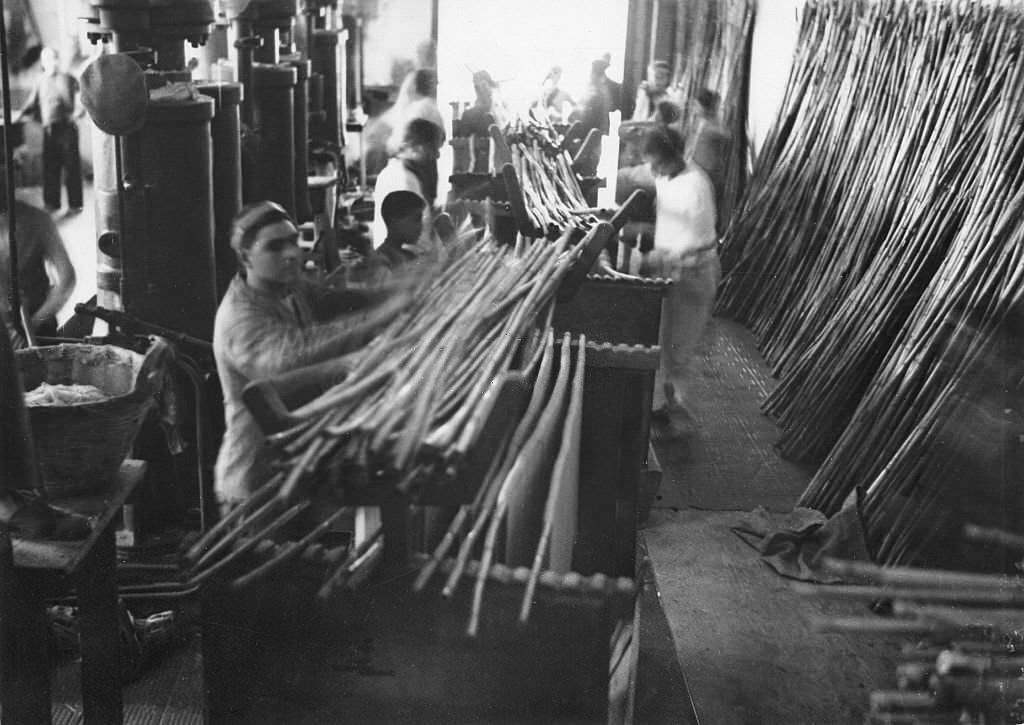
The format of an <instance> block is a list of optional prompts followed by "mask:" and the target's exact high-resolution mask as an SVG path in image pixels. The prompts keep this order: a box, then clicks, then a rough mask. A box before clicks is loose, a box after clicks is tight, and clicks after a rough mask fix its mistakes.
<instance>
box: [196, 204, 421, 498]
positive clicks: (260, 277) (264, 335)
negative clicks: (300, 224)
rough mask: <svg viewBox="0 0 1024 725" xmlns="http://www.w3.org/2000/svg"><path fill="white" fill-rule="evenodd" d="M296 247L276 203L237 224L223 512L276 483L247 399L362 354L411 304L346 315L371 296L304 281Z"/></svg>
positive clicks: (225, 333)
mask: <svg viewBox="0 0 1024 725" xmlns="http://www.w3.org/2000/svg"><path fill="white" fill-rule="evenodd" d="M298 239H299V231H298V228H297V227H296V226H295V222H294V221H293V220H292V218H291V216H289V214H288V212H287V211H285V210H284V209H283V208H282V207H281V206H280V205H278V204H275V203H274V202H271V201H261V202H256V203H254V204H250V205H248V206H246V207H245V208H244V209H242V211H241V212H239V214H238V215H237V216H236V217H235V220H234V223H233V225H232V232H231V246H232V248H233V249H234V250H235V253H236V254H237V256H238V262H239V272H238V275H236V276H235V278H234V279H232V281H231V284H230V285H229V286H228V290H227V292H226V293H225V294H224V299H223V300H221V303H220V307H218V309H217V316H216V319H215V321H214V329H213V355H214V359H215V361H216V363H217V373H218V375H219V377H220V382H221V388H222V390H223V393H224V408H225V423H226V429H225V432H224V440H223V442H222V443H221V447H220V452H219V454H218V456H217V464H216V468H215V471H214V474H215V483H214V488H215V490H216V493H217V498H218V500H219V502H220V504H221V507H222V509H228V508H231V507H232V506H234V505H236V504H238V503H240V502H242V501H244V500H245V498H246V497H247V496H249V495H250V494H251V493H253V491H255V490H256V489H257V488H258V487H259V486H260V485H262V484H263V483H265V482H266V481H267V480H268V479H269V478H270V476H271V470H270V465H269V459H268V457H267V456H268V453H267V451H266V450H265V449H264V441H265V436H264V433H263V431H262V430H261V429H260V427H259V425H258V424H257V422H256V420H255V418H253V416H252V413H250V412H249V409H248V408H247V407H246V405H245V404H244V402H243V401H242V391H243V390H244V389H245V387H246V386H247V385H248V384H249V383H250V382H253V381H257V380H265V379H268V378H271V377H273V376H275V375H279V374H281V373H284V372H288V371H291V370H294V369H296V368H300V367H305V366H308V365H312V364H314V363H318V362H322V361H325V360H330V359H334V358H341V357H342V356H344V355H345V354H346V353H348V352H351V351H353V350H356V349H358V348H360V347H362V346H363V345H365V344H366V343H367V342H368V341H369V340H370V339H371V338H372V335H373V334H374V333H375V332H376V330H377V329H378V328H379V327H381V326H382V325H384V324H386V323H388V322H390V321H391V320H392V319H393V318H394V317H395V316H396V315H397V314H398V313H399V312H400V311H401V310H402V309H403V308H404V307H405V305H406V303H407V301H408V296H407V295H405V294H393V295H392V296H390V297H388V298H387V299H385V300H383V301H382V302H381V303H380V304H379V305H376V306H374V307H371V308H369V309H368V311H366V312H363V313H360V314H359V315H358V316H356V315H353V314H346V313H351V312H353V311H354V310H355V309H356V308H358V307H360V306H364V305H365V304H366V302H367V298H366V297H364V298H362V299H359V298H357V296H348V297H346V296H345V295H344V291H342V293H341V294H335V293H334V291H333V290H329V289H327V288H318V287H315V286H314V285H312V284H310V283H308V282H306V281H305V280H304V279H303V278H302V276H301V255H302V253H301V250H300V249H299V245H298ZM327 382H328V383H329V382H332V381H327Z"/></svg>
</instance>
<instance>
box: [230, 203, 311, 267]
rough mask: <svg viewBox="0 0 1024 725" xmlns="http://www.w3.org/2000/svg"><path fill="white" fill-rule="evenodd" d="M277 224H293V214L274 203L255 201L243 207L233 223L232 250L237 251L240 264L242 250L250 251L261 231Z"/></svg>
mask: <svg viewBox="0 0 1024 725" xmlns="http://www.w3.org/2000/svg"><path fill="white" fill-rule="evenodd" d="M276 222H292V223H293V224H294V223H295V222H294V221H293V220H292V217H291V214H289V213H288V212H287V211H285V208H284V207H283V206H281V205H280V204H278V203H277V202H274V201H269V200H264V201H254V202H253V203H251V204H247V205H246V206H244V207H242V210H241V211H240V212H238V214H236V215H235V218H234V219H233V220H232V221H231V248H232V249H234V250H235V254H236V255H237V256H238V259H239V262H241V258H242V250H244V249H248V248H249V247H251V246H252V243H253V242H254V241H256V234H257V233H259V231H260V229H262V228H263V227H266V226H270V225H271V224H275V223H276Z"/></svg>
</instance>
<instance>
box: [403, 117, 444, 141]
mask: <svg viewBox="0 0 1024 725" xmlns="http://www.w3.org/2000/svg"><path fill="white" fill-rule="evenodd" d="M442 133H443V132H442V131H441V128H440V127H439V126H438V125H437V124H436V123H434V122H433V121H428V120H427V119H425V118H414V119H412V120H411V121H409V123H408V124H407V125H406V127H405V133H404V134H403V135H402V141H403V142H404V143H407V144H419V145H424V144H432V145H434V146H440V145H441V139H442V138H443V136H442Z"/></svg>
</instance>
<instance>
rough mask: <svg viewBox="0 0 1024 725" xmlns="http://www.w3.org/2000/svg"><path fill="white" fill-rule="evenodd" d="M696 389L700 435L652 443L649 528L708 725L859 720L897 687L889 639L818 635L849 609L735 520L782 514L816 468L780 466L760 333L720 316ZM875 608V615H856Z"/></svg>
mask: <svg viewBox="0 0 1024 725" xmlns="http://www.w3.org/2000/svg"><path fill="white" fill-rule="evenodd" d="M698 372H699V374H698V376H697V378H698V379H697V380H696V383H695V389H694V391H693V398H692V399H693V408H694V413H695V416H696V417H697V419H698V423H699V429H700V430H699V434H698V436H697V438H696V440H694V441H692V442H691V443H690V444H689V445H680V444H676V445H669V444H656V445H655V449H656V451H657V453H658V458H659V462H660V464H661V467H662V469H663V479H662V485H661V489H660V491H659V500H658V501H657V503H656V504H655V508H654V510H653V511H652V513H651V517H650V520H649V522H648V525H647V527H646V529H645V531H644V537H645V539H646V542H647V547H648V551H649V555H650V558H651V561H652V563H653V565H654V573H655V579H656V581H657V584H658V589H659V591H660V593H661V598H662V603H663V607H664V610H665V615H666V617H667V619H668V623H669V628H670V629H671V632H672V636H673V639H674V641H675V646H676V653H677V655H678V658H679V662H680V665H681V667H682V671H683V675H684V676H685V679H686V683H687V686H688V689H689V692H690V695H691V698H692V700H693V707H694V710H695V711H696V714H697V719H698V721H699V722H700V723H701V725H816V724H821V725H847V724H850V725H852V724H853V723H860V722H862V720H863V715H864V712H865V711H866V710H867V708H868V694H869V692H870V691H871V690H872V689H887V688H889V687H891V686H892V685H893V684H894V682H895V661H896V654H897V648H896V644H894V643H893V642H892V641H887V640H881V639H878V638H869V637H856V638H854V637H850V636H846V635H832V634H820V633H816V632H813V631H811V628H810V622H811V621H812V620H813V619H815V618H820V617H827V616H829V615H839V614H848V613H851V612H853V611H855V610H854V609H853V608H852V606H853V605H846V604H840V603H836V602H827V601H824V600H820V599H814V598H807V597H803V596H800V595H797V594H796V593H794V592H793V590H792V588H791V586H790V584H789V582H788V580H786V579H783V578H782V577H780V576H779V575H777V574H776V573H775V572H774V571H773V570H771V569H769V568H768V567H767V566H766V565H765V564H763V563H762V562H761V561H760V559H759V557H758V554H757V552H756V551H755V550H754V549H752V548H751V547H750V546H748V545H747V544H746V543H744V542H743V540H741V539H740V538H739V537H738V536H737V535H736V534H735V533H733V531H732V530H731V527H732V526H734V525H736V524H737V523H738V522H739V521H740V520H741V518H742V517H743V515H744V513H743V512H745V511H748V510H751V509H753V508H755V507H757V506H763V507H765V508H767V509H768V510H769V511H773V512H784V511H788V510H790V509H791V508H792V507H793V505H794V504H795V502H796V500H797V498H798V496H799V494H800V493H801V492H802V491H803V489H804V487H805V486H806V483H807V481H808V480H809V477H810V473H811V471H810V470H808V469H806V468H803V467H800V466H796V465H793V464H789V463H787V462H785V461H782V460H781V459H780V458H779V457H778V454H777V453H776V452H775V450H774V449H773V448H772V442H773V441H774V439H775V436H776V429H775V426H774V425H773V424H772V423H771V421H770V420H768V419H767V418H765V417H764V416H763V415H761V413H760V410H759V408H758V405H759V403H760V400H761V399H762V397H763V395H764V393H766V392H767V391H768V390H769V389H770V386H771V385H772V384H773V381H772V380H771V378H770V377H769V375H768V371H767V366H766V365H764V363H763V362H762V361H761V358H760V355H759V354H758V353H757V351H756V348H755V346H754V341H753V339H752V338H751V336H750V334H749V333H748V332H747V331H746V330H745V329H743V328H742V327H740V326H739V325H736V324H735V323H732V322H730V321H727V320H715V322H714V324H713V325H712V328H711V329H710V331H709V334H708V336H707V338H706V340H705V345H704V347H703V350H702V355H701V365H700V369H699V371H698ZM860 613H862V614H866V613H867V612H866V610H864V609H862V610H861V611H860Z"/></svg>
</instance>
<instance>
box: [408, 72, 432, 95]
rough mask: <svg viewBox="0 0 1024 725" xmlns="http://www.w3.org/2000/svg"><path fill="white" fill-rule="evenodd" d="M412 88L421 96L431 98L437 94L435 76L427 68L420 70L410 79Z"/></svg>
mask: <svg viewBox="0 0 1024 725" xmlns="http://www.w3.org/2000/svg"><path fill="white" fill-rule="evenodd" d="M412 87H413V88H414V89H415V90H416V92H417V93H419V94H420V95H421V96H433V95H435V94H436V93H437V74H436V73H434V71H432V70H430V69H429V68H420V69H419V70H417V71H415V75H413V77H412Z"/></svg>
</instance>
